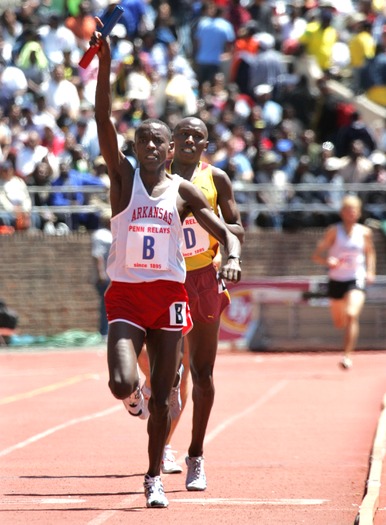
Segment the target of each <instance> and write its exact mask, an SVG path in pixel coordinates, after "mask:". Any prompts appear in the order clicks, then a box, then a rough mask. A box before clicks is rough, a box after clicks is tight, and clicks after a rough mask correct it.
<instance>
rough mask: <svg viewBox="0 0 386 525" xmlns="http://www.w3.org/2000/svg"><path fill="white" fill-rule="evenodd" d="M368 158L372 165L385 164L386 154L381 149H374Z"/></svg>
mask: <svg viewBox="0 0 386 525" xmlns="http://www.w3.org/2000/svg"><path fill="white" fill-rule="evenodd" d="M370 160H371V162H372V163H373V164H374V166H384V165H385V164H386V155H385V154H384V153H382V151H374V152H373V153H372V154H371V155H370Z"/></svg>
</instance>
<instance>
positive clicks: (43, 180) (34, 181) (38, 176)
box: [25, 161, 57, 232]
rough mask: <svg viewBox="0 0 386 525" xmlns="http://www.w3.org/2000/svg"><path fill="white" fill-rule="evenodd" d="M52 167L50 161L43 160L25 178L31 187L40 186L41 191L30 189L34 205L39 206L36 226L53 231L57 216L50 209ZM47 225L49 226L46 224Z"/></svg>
mask: <svg viewBox="0 0 386 525" xmlns="http://www.w3.org/2000/svg"><path fill="white" fill-rule="evenodd" d="M51 181H52V169H51V166H50V165H49V164H48V162H45V161H41V162H38V163H37V164H36V166H35V169H34V170H33V172H32V173H31V174H30V175H29V176H28V177H26V178H25V182H26V184H27V186H28V188H30V187H31V186H33V187H34V188H35V189H36V188H38V187H39V191H34V192H33V193H32V192H31V190H30V189H29V191H30V195H31V201H32V205H33V206H35V207H38V211H37V212H36V218H37V220H36V227H37V228H39V229H40V230H43V231H48V232H50V231H51V232H52V231H53V230H54V229H55V223H56V222H57V217H56V216H55V214H53V213H52V212H51V211H50V210H49V209H48V206H49V203H50V192H49V191H47V190H48V188H50V187H51ZM46 225H47V226H46Z"/></svg>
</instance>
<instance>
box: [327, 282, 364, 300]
mask: <svg viewBox="0 0 386 525" xmlns="http://www.w3.org/2000/svg"><path fill="white" fill-rule="evenodd" d="M350 290H362V292H365V291H366V290H365V287H364V284H363V282H360V281H358V280H357V279H352V280H351V281H334V280H332V279H330V280H329V281H328V292H327V295H328V297H330V299H343V297H344V296H345V295H346V293H347V292H349V291H350Z"/></svg>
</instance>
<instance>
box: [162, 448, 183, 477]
mask: <svg viewBox="0 0 386 525" xmlns="http://www.w3.org/2000/svg"><path fill="white" fill-rule="evenodd" d="M161 469H162V473H163V474H179V473H180V472H182V467H181V465H179V464H178V463H177V462H176V458H175V457H174V455H173V452H172V447H171V446H170V445H166V446H165V449H164V455H163V458H162V464H161Z"/></svg>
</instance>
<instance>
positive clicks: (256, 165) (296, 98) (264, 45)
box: [0, 0, 386, 235]
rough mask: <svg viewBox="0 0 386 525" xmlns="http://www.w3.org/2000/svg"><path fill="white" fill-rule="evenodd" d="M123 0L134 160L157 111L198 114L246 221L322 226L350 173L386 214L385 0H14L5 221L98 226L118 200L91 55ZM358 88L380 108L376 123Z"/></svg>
mask: <svg viewBox="0 0 386 525" xmlns="http://www.w3.org/2000/svg"><path fill="white" fill-rule="evenodd" d="M115 3H118V4H120V5H122V7H123V8H124V15H123V17H122V18H121V20H120V22H119V23H118V24H117V25H116V26H115V28H114V29H113V31H112V33H111V36H110V39H111V48H112V57H113V63H112V78H111V83H112V89H113V95H114V98H113V108H112V113H113V117H114V120H115V122H116V127H117V130H118V134H119V140H120V147H121V149H122V151H124V153H125V154H126V156H127V157H128V158H129V160H130V161H131V162H132V163H133V164H134V165H135V163H136V159H135V155H134V153H133V151H132V143H133V137H134V131H135V129H136V127H137V126H138V124H139V123H140V122H141V121H142V120H143V119H145V118H147V117H157V118H161V119H162V120H164V121H166V122H167V123H168V124H169V125H170V127H171V128H172V129H173V128H174V126H175V124H176V123H177V122H178V121H179V119H181V118H182V117H185V116H188V115H197V116H198V117H199V118H201V119H202V120H203V121H204V122H205V123H206V125H207V127H208V130H209V147H208V148H207V151H206V152H205V157H204V159H203V160H205V161H207V162H210V163H211V164H213V165H215V166H218V167H220V168H222V169H224V170H225V171H226V172H227V173H228V175H229V177H230V178H231V180H232V182H233V184H234V191H235V195H236V199H237V201H238V202H239V204H240V209H241V210H242V213H243V220H244V223H245V226H246V228H255V227H258V228H275V229H278V230H282V229H289V230H290V229H296V228H303V227H324V226H326V225H328V224H330V223H331V222H334V221H335V220H336V216H337V211H338V210H339V204H340V199H341V197H342V195H343V193H344V192H345V191H347V188H352V189H353V190H354V191H357V192H358V194H359V195H360V197H361V198H362V200H363V202H364V211H365V214H364V219H370V220H373V221H378V222H379V223H383V221H385V219H386V194H385V192H384V191H382V186H379V185H382V184H384V185H385V188H386V155H385V152H386V126H385V119H384V116H383V111H384V109H385V110H386V8H385V7H384V2H383V1H376V0H373V1H372V0H357V1H354V0H280V1H278V0H217V1H213V0H207V1H201V2H200V1H191V0H178V1H177V0H154V1H150V0H122V1H120V2H110V1H109V0H80V1H79V0H40V1H38V0H25V1H23V0H14V1H13V2H9V5H8V2H6V1H2V2H1V4H0V12H1V14H0V18H1V24H0V232H1V233H11V232H13V231H15V230H43V231H44V232H45V233H47V234H58V235H59V234H63V233H67V232H71V231H79V230H86V231H94V230H96V229H98V227H99V226H100V224H101V220H103V217H104V216H105V214H106V209H107V208H108V202H107V201H108V186H109V182H108V176H107V171H106V166H105V162H104V160H103V158H102V157H101V155H100V150H99V144H98V139H97V133H96V125H95V121H94V108H93V104H94V97H95V82H96V75H97V69H98V59H97V58H95V59H94V60H93V61H92V62H91V64H90V66H89V67H88V68H87V69H82V68H80V67H79V66H78V63H79V60H80V58H81V56H82V55H83V53H84V51H85V50H86V49H87V48H88V45H89V44H88V43H89V40H90V37H91V35H92V33H93V31H94V30H95V28H96V22H95V18H94V17H95V15H98V16H101V15H102V14H103V13H104V12H105V10H106V9H107V8H108V7H109V6H111V4H115ZM332 81H334V82H335V83H338V84H339V85H341V86H342V87H344V88H345V89H346V90H348V92H349V93H350V94H351V95H350V96H349V97H342V96H340V95H339V92H337V91H336V90H334V89H332V87H331V82H332ZM357 97H362V98H363V97H364V98H365V99H366V100H368V101H369V103H371V104H374V105H375V107H378V108H379V111H378V112H376V113H377V115H378V117H377V118H376V119H373V121H372V122H371V124H370V123H369V122H368V121H366V120H365V119H364V118H363V115H362V112H361V111H360V110H358V107H357V105H356V104H355V99H356V98H357ZM347 185H348V186H347ZM374 188H375V189H374Z"/></svg>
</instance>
